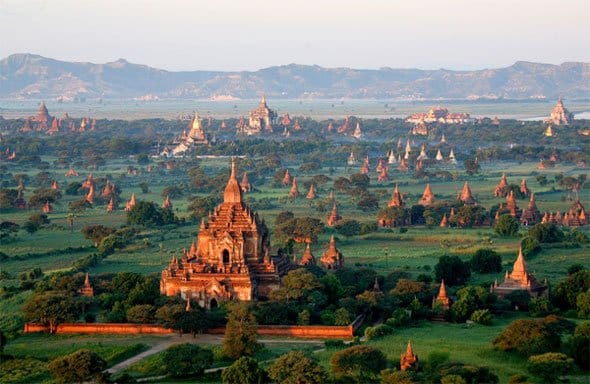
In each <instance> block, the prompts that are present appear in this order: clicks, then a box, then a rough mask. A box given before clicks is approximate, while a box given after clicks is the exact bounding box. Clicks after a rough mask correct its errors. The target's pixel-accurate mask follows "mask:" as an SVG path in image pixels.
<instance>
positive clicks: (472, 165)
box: [464, 159, 481, 175]
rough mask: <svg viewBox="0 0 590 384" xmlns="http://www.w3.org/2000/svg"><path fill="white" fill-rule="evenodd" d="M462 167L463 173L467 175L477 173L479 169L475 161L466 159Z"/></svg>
mask: <svg viewBox="0 0 590 384" xmlns="http://www.w3.org/2000/svg"><path fill="white" fill-rule="evenodd" d="M464 165H465V172H467V174H468V175H473V174H476V173H479V170H480V169H481V167H480V166H479V163H478V162H477V160H472V159H467V160H465V162H464Z"/></svg>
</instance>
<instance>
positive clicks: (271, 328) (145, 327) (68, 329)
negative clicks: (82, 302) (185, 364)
mask: <svg viewBox="0 0 590 384" xmlns="http://www.w3.org/2000/svg"><path fill="white" fill-rule="evenodd" d="M353 324H354V323H353ZM48 331H49V327H48V326H46V325H43V324H36V323H26V324H25V328H24V332H25V333H35V332H48ZM174 332H175V331H174V330H172V329H168V328H164V327H162V326H160V325H151V324H128V323H63V324H59V325H58V326H57V330H56V331H55V333H61V334H69V333H86V334H170V333H174ZM353 332H354V328H353V325H352V324H351V325H347V326H325V325H259V326H258V334H259V335H260V336H288V337H298V338H314V339H349V338H352V337H353ZM206 333H208V334H214V335H222V334H224V333H225V327H215V328H210V329H209V330H208V331H207V332H206Z"/></svg>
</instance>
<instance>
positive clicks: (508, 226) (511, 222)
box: [494, 215, 520, 237]
mask: <svg viewBox="0 0 590 384" xmlns="http://www.w3.org/2000/svg"><path fill="white" fill-rule="evenodd" d="M519 228H520V225H519V224H518V220H517V219H516V218H515V217H512V216H511V215H502V216H500V218H499V219H498V222H497V223H496V225H494V231H496V233H497V234H498V235H500V236H504V237H510V236H515V235H516V234H518V229H519Z"/></svg>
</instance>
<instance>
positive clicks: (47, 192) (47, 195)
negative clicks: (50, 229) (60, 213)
mask: <svg viewBox="0 0 590 384" xmlns="http://www.w3.org/2000/svg"><path fill="white" fill-rule="evenodd" d="M59 199H61V192H60V191H56V190H55V189H51V188H41V189H37V190H35V194H34V195H33V196H31V198H30V199H29V206H30V207H34V208H37V207H42V206H43V204H45V203H47V202H49V203H55V202H56V201H57V200H59Z"/></svg>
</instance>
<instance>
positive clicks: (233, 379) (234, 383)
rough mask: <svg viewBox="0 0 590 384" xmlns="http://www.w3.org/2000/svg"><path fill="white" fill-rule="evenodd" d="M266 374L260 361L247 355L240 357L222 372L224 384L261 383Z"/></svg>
mask: <svg viewBox="0 0 590 384" xmlns="http://www.w3.org/2000/svg"><path fill="white" fill-rule="evenodd" d="M265 376H266V375H265V372H264V371H263V370H262V369H261V368H260V367H259V366H258V362H257V361H256V360H254V359H253V358H251V357H247V356H244V357H240V358H239V359H238V360H236V361H234V363H233V364H232V365H230V366H229V367H227V368H226V369H224V370H223V372H221V380H222V381H223V384H261V383H263V382H264V378H265Z"/></svg>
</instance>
